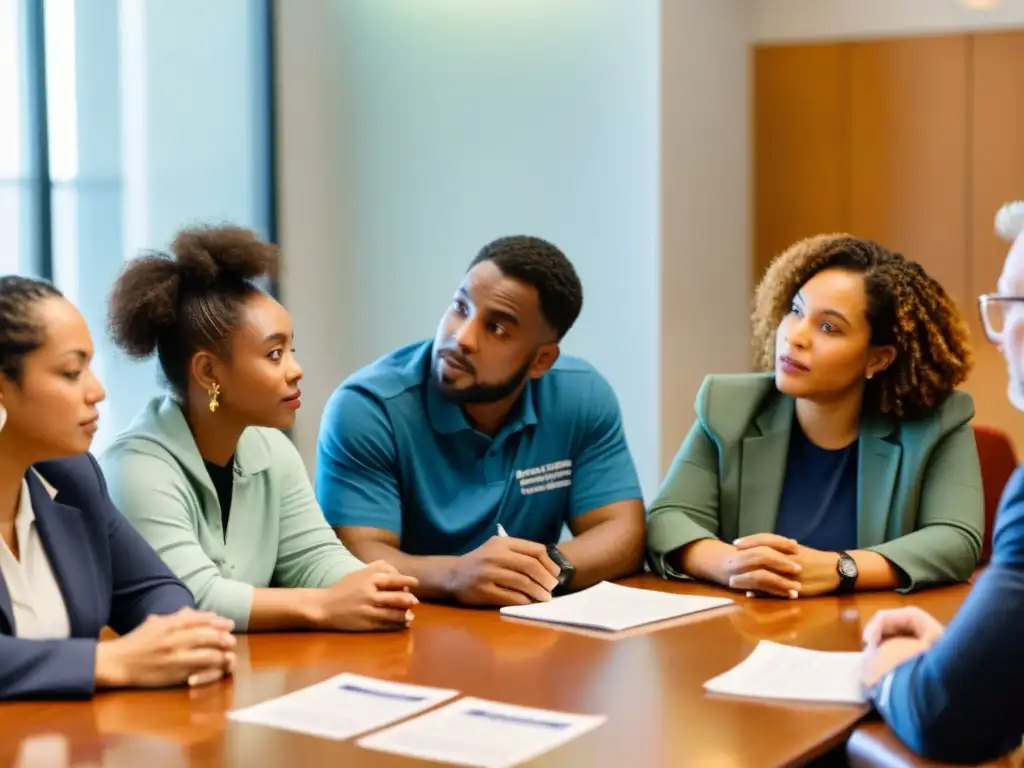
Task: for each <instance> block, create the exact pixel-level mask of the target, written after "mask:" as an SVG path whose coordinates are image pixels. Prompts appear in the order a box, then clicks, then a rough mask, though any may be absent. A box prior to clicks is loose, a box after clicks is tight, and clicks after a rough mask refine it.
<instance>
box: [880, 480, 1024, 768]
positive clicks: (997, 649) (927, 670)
mask: <svg viewBox="0 0 1024 768" xmlns="http://www.w3.org/2000/svg"><path fill="white" fill-rule="evenodd" d="M993 548H994V555H993V559H992V563H991V565H990V566H989V567H988V569H987V570H986V571H985V573H984V574H983V575H982V577H981V578H980V579H979V580H978V583H977V584H976V585H975V586H974V588H973V589H972V590H971V593H970V594H969V595H968V597H967V600H966V601H964V604H963V606H962V607H961V608H960V611H959V612H958V613H957V615H956V616H955V617H954V619H953V621H952V622H951V623H950V625H949V627H948V628H947V630H946V632H945V633H944V635H943V636H942V637H941V638H940V639H939V641H938V642H937V643H936V644H935V645H934V646H932V648H931V649H929V650H928V651H927V652H926V653H924V654H922V655H921V656H918V657H916V658H914V659H911V660H909V661H907V662H906V663H904V664H902V665H901V666H899V667H897V668H896V669H895V670H893V671H892V672H891V673H890V674H889V675H887V676H886V677H885V678H883V679H882V680H881V681H880V683H879V684H878V685H877V686H876V687H875V691H874V692H873V698H874V701H875V707H876V709H877V710H878V712H879V714H881V715H882V717H883V718H884V719H885V720H886V722H887V723H888V724H889V727H890V728H892V730H893V731H894V732H895V733H896V735H897V736H899V738H900V739H901V740H902V741H903V742H904V743H905V744H906V745H907V746H908V747H910V748H911V749H912V750H914V751H915V752H917V753H918V754H920V755H923V756H925V757H928V758H931V759H933V760H940V761H945V762H954V763H971V764H973V763H981V762H985V761H988V760H992V759H995V758H996V757H999V756H1000V755H1003V754H1006V753H1007V752H1010V751H1011V750H1013V749H1016V748H1017V747H1019V746H1020V745H1021V740H1022V735H1024V695H1021V692H1022V691H1024V655H1022V652H1021V649H1022V648H1024V474H1022V471H1021V470H1020V469H1018V470H1017V472H1016V473H1015V475H1014V477H1013V479H1012V480H1011V481H1010V483H1008V484H1007V488H1006V492H1005V493H1004V495H1003V499H1002V503H1001V505H1000V511H999V514H998V516H997V523H996V530H995V537H994V541H993Z"/></svg>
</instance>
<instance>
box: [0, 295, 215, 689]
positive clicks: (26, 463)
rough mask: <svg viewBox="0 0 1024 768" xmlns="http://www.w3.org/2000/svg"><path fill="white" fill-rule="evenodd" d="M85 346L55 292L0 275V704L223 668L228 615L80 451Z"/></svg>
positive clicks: (87, 341) (91, 412) (199, 677)
mask: <svg viewBox="0 0 1024 768" xmlns="http://www.w3.org/2000/svg"><path fill="white" fill-rule="evenodd" d="M92 352H93V349H92V340H91V337H90V335H89V330H88V328H87V327H86V325H85V321H84V320H83V318H82V316H81V314H79V312H78V310H76V309H75V308H74V307H73V306H72V305H71V304H70V303H69V302H68V301H67V300H66V299H64V297H63V296H62V295H61V294H60V292H59V291H57V289H55V288H54V287H53V286H52V285H50V284H49V283H45V282H42V281H38V280H32V279H28V278H24V277H16V276H7V277H0V699H10V698H22V697H82V696H89V695H91V694H92V693H93V692H94V691H95V690H96V689H97V688H109V687H128V686H145V687H156V686H164V685H177V684H182V683H186V682H188V683H189V684H192V685H196V684H199V683H203V682H209V681H212V680H215V679H218V678H220V677H221V676H222V675H223V674H225V673H228V672H230V670H231V667H232V665H233V662H234V657H233V653H232V650H231V649H232V648H233V646H234V638H233V637H232V635H231V623H230V622H228V621H226V620H224V619H221V618H219V617H217V616H216V615H213V614H209V613H201V612H199V611H196V610H195V603H194V601H193V598H192V595H191V593H190V592H189V591H188V590H187V589H186V588H185V587H184V585H183V584H182V583H181V582H180V581H178V580H177V579H176V578H175V577H174V576H173V574H171V572H170V571H169V570H168V569H167V567H166V566H165V565H164V564H163V563H162V562H161V560H160V558H159V557H158V556H157V555H156V553H155V552H154V551H153V550H152V549H151V548H150V547H149V545H148V544H146V542H145V541H144V540H143V539H142V537H141V536H139V535H138V534H137V533H136V532H135V530H134V529H133V528H132V527H131V525H130V524H129V523H128V522H127V520H126V519H125V518H123V517H122V516H121V515H120V513H119V512H118V511H117V510H116V509H115V508H114V506H113V504H112V503H111V501H110V498H109V496H108V495H107V488H106V484H105V483H104V480H103V476H102V474H101V472H100V470H99V467H98V466H97V464H96V461H95V460H94V459H93V458H92V456H91V455H89V454H88V453H87V451H88V450H89V446H90V444H91V442H92V436H93V435H94V434H95V432H96V426H97V423H98V413H97V410H96V405H97V403H99V402H100V401H101V400H103V397H104V391H103V387H102V385H101V384H100V383H99V381H98V380H97V379H96V377H95V376H94V375H93V374H92V371H91V370H90V368H89V363H90V360H91V358H92ZM106 626H110V627H111V628H112V629H114V630H115V632H117V633H119V635H120V637H117V638H115V639H111V640H104V641H100V640H99V634H100V631H101V630H102V629H103V628H104V627H106Z"/></svg>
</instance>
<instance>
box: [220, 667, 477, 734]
mask: <svg viewBox="0 0 1024 768" xmlns="http://www.w3.org/2000/svg"><path fill="white" fill-rule="evenodd" d="M458 693H459V692H458V691H452V690H447V689H442V688H426V687H424V686H420V685H406V684H404V683H393V682H390V681H388V680H377V679H376V678H372V677H363V676H362V675H353V674H349V673H347V672H346V673H344V674H341V675H338V676H337V677H332V678H331V679H329V680H324V681H323V682H322V683H317V684H316V685H311V686H309V687H308V688H302V689H300V690H298V691H294V692H292V693H288V694H285V695H284V696H280V697H278V698H276V699H270V700H269V701H264V702H261V703H259V704H255V705H253V706H251V707H245V708H243V709H236V710H235V711H233V712H230V713H229V714H228V718H229V719H231V720H236V721H238V722H243V723H254V724H256V725H268V726H271V727H273V728H283V729H285V730H288V731H298V732H299V733H308V734H310V735H312V736H321V737H323V738H325V739H347V738H350V737H352V736H355V735H356V734H358V733H364V732H365V731H370V730H373V729H374V728H380V727H381V726H384V725H388V724H389V723H393V722H395V721H396V720H401V719H402V718H405V717H409V716H411V715H415V714H417V713H419V712H422V711H423V710H425V709H429V708H430V707H433V706H436V705H437V704H440V703H441V702H443V701H447V700H448V699H450V698H452V697H453V696H457V695H458Z"/></svg>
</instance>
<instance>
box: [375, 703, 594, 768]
mask: <svg viewBox="0 0 1024 768" xmlns="http://www.w3.org/2000/svg"><path fill="white" fill-rule="evenodd" d="M606 719H607V718H605V717H604V716H603V715H567V714H565V713H563V712H549V711H547V710H543V709H532V708H529V707H516V706H512V705H511V704H498V703H497V702H493V701H484V700H483V699H475V698H472V697H467V698H464V699H459V700H458V701H456V702H453V703H452V704H449V705H448V706H446V707H442V708H441V709H437V710H434V711H433V712H428V713H427V714H425V715H422V716H420V717H417V718H415V719H413V720H409V721H407V722H404V723H400V724H399V725H396V726H394V727H392V728H388V729H387V730H385V731H380V732H378V733H374V734H372V735H370V736H367V737H365V738H362V739H360V740H359V741H358V742H356V743H357V744H358V745H359V746H361V747H366V748H368V749H376V750H379V751H382V752H391V753H394V754H398V755H405V756H406V757H415V758H419V759H421V760H435V761H438V762H443V763H455V764H456V765H468V766H479V767H480V768H509V766H513V765H518V764H519V763H523V762H526V761H527V760H531V759H533V758H535V757H537V755H540V754H543V753H544V752H547V751H549V750H551V749H554V748H555V747H557V746H559V745H561V744H564V743H565V742H567V741H570V740H571V739H575V738H576V737H578V736H581V735H583V734H584V733H586V732H587V731H589V730H592V729H593V728H596V727H597V726H599V725H601V724H602V723H603V722H604V721H605V720H606Z"/></svg>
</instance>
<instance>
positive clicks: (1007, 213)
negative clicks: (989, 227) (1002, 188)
mask: <svg viewBox="0 0 1024 768" xmlns="http://www.w3.org/2000/svg"><path fill="white" fill-rule="evenodd" d="M1021 232H1024V200H1017V201H1015V202H1012V203H1007V204H1006V205H1004V206H1003V207H1002V208H1000V209H999V213H997V214H996V233H997V234H998V235H999V236H1000V237H1002V238H1004V239H1005V240H1009V241H1010V242H1013V241H1014V240H1016V239H1017V238H1018V237H1019V236H1020V234H1021Z"/></svg>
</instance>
